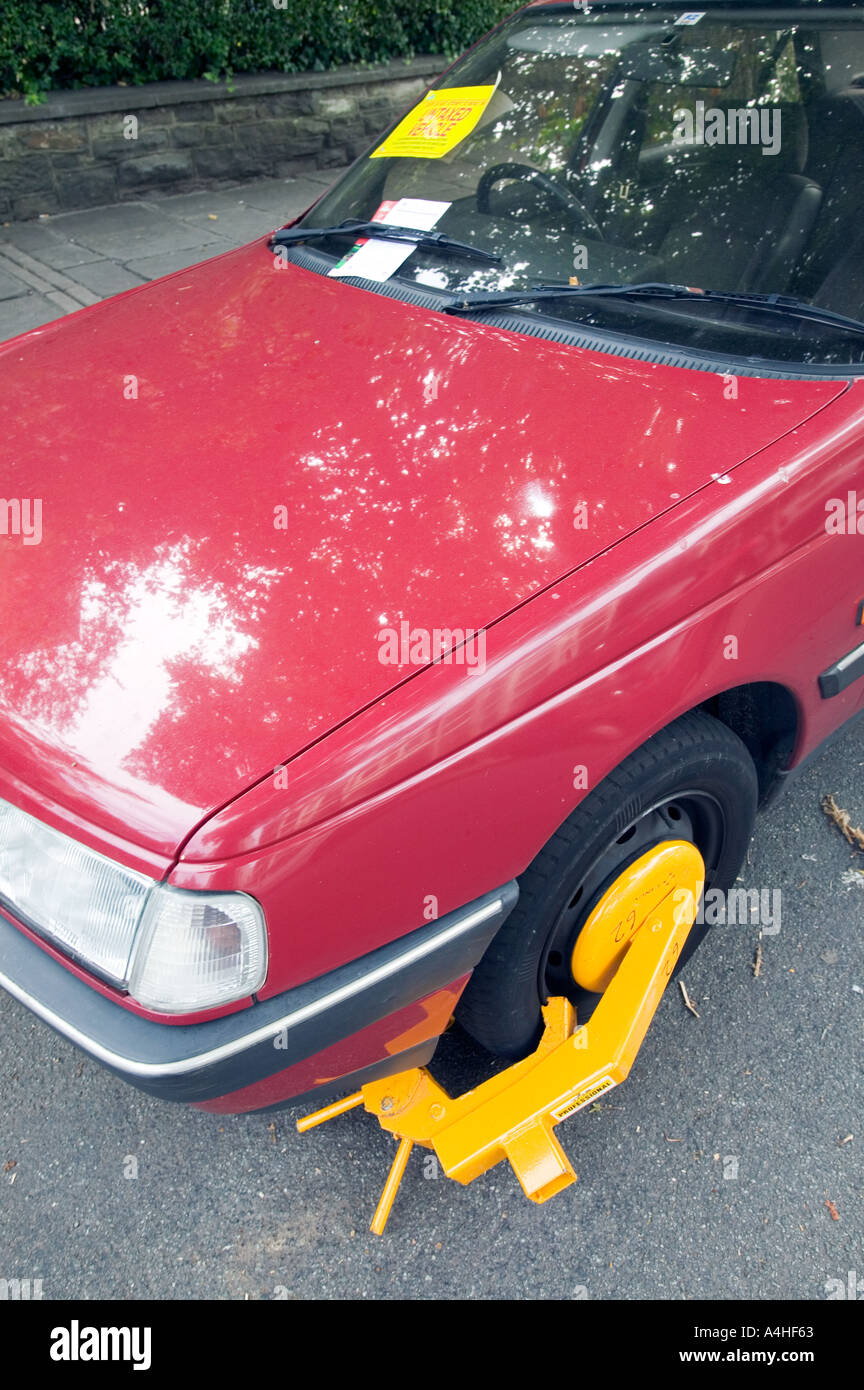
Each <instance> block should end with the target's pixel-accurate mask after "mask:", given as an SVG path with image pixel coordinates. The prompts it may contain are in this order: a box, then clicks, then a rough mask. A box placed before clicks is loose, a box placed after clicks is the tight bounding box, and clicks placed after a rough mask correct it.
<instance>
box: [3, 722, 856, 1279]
mask: <svg viewBox="0 0 864 1390" xmlns="http://www.w3.org/2000/svg"><path fill="white" fill-rule="evenodd" d="M826 792H832V793H833V794H834V795H835V797H836V799H837V803H838V804H839V805H840V806H841V807H843V808H845V809H846V810H848V811H849V813H850V815H851V817H852V822H853V824H855V825H862V824H864V732H862V731H861V729H860V728H859V729H858V730H856V731H853V732H850V733H848V734H846V735H845V736H844V738H843V739H842V740H840V741H839V742H838V743H837V744H835V745H834V746H833V747H832V748H831V749H830V750H828V751H827V752H825V753H824V754H823V755H822V756H821V757H820V758H819V759H818V761H817V762H815V764H814V765H813V766H812V768H811V769H810V770H809V771H807V772H806V773H804V774H803V775H802V776H801V778H800V779H799V780H798V781H797V783H795V784H794V785H793V786H792V787H790V789H789V790H788V791H787V793H786V795H785V797H784V798H783V799H781V800H780V801H779V802H778V803H777V804H776V805H775V806H774V807H773V808H772V809H771V810H770V811H768V812H767V813H766V814H764V815H763V816H762V817H761V818H760V820H759V822H758V824H757V833H756V837H755V839H754V841H753V843H752V845H751V848H750V852H749V855H748V860H749V862H748V864H747V865H746V867H745V870H744V873H743V876H742V886H744V887H756V888H759V889H768V890H769V891H772V892H773V890H775V889H780V890H781V892H782V909H781V921H780V931H779V932H777V933H776V934H771V933H770V932H766V933H764V934H763V935H762V936H761V939H760V928H759V927H758V926H749V925H748V926H743V927H742V926H725V927H717V928H715V929H714V931H713V933H712V934H711V935H710V936H709V939H708V941H707V942H706V944H705V945H704V946H703V947H702V949H701V950H700V952H699V953H698V954H697V956H696V957H695V958H694V959H693V960H692V961H691V962H690V964H689V965H688V967H687V969H686V971H685V973H684V981H685V984H686V987H687V991H688V994H689V996H690V999H691V1000H692V1003H693V1004H694V1006H695V1008H696V1010H697V1011H698V1014H699V1017H698V1018H696V1017H694V1016H693V1014H692V1013H690V1012H689V1011H688V1010H687V1008H686V1007H685V1005H684V1002H683V998H682V995H681V992H680V990H679V989H678V988H676V987H674V986H673V988H672V989H671V990H670V991H669V992H668V993H667V995H666V997H665V998H664V1000H663V1001H662V1003H661V1006H660V1010H659V1012H658V1014H657V1017H656V1019H655V1022H654V1024H653V1026H652V1028H651V1031H650V1032H649V1034H648V1038H647V1040H646V1043H645V1045H644V1047H643V1049H642V1052H641V1054H640V1056H639V1058H638V1060H637V1063H636V1066H635V1068H634V1071H633V1073H632V1075H631V1077H630V1080H629V1081H628V1082H627V1083H626V1085H624V1086H623V1087H621V1088H620V1089H618V1090H616V1091H614V1092H612V1093H611V1094H610V1096H609V1097H608V1098H607V1097H604V1101H608V1103H604V1104H602V1105H600V1106H599V1107H595V1108H593V1109H591V1110H589V1111H587V1112H583V1113H582V1114H580V1115H577V1116H575V1117H573V1118H572V1119H570V1120H568V1121H567V1122H566V1123H565V1124H564V1125H562V1126H561V1127H559V1129H558V1131H557V1133H558V1135H559V1137H560V1138H561V1139H562V1141H563V1143H564V1147H565V1148H566V1149H567V1151H568V1152H569V1154H570V1155H571V1158H572V1159H573V1162H574V1166H575V1168H576V1170H577V1172H578V1174H579V1181H578V1182H577V1183H576V1184H575V1186H573V1187H571V1188H569V1189H568V1190H567V1191H565V1192H563V1193H561V1194H560V1195H558V1196H557V1197H555V1198H554V1199H552V1200H551V1201H550V1202H549V1203H547V1204H546V1205H545V1206H542V1207H534V1206H532V1205H531V1204H530V1203H529V1202H528V1201H527V1200H526V1199H525V1198H524V1197H523V1195H522V1193H521V1190H520V1189H519V1187H518V1184H517V1182H516V1178H515V1176H514V1175H513V1174H512V1172H511V1171H510V1169H509V1168H508V1167H506V1166H504V1165H501V1166H499V1167H498V1168H496V1169H494V1170H493V1171H491V1172H490V1173H488V1174H486V1175H485V1177H483V1178H481V1179H479V1180H478V1181H477V1182H475V1183H474V1184H472V1185H471V1186H470V1187H467V1188H462V1187H459V1186H458V1185H456V1184H455V1183H452V1182H450V1181H449V1180H448V1179H446V1178H445V1177H443V1176H441V1177H438V1178H435V1177H434V1176H430V1173H431V1170H432V1168H433V1167H434V1165H432V1164H428V1163H427V1164H425V1165H424V1153H423V1152H422V1151H418V1152H416V1153H415V1154H414V1156H413V1157H412V1160H411V1162H410V1164H409V1168H408V1173H407V1176H406V1180H405V1183H404V1185H403V1188H402V1191H401V1193H400V1195H399V1197H398V1199H397V1202H396V1206H395V1208H394V1212H393V1216H392V1217H391V1221H390V1225H389V1227H388V1230H387V1232H386V1234H385V1236H384V1237H383V1238H381V1239H378V1238H375V1237H373V1236H371V1235H369V1233H368V1223H369V1219H370V1217H371V1214H372V1211H373V1209H374V1207H375V1203H376V1201H377V1198H378V1195H379V1192H380V1188H381V1185H382V1183H383V1181H384V1177H385V1174H386V1171H387V1167H388V1164H389V1162H390V1160H391V1157H392V1154H393V1141H392V1139H390V1138H389V1136H387V1135H385V1134H384V1133H383V1132H382V1131H381V1130H380V1129H379V1128H378V1127H377V1125H376V1124H375V1122H374V1120H372V1119H371V1117H369V1116H366V1115H365V1114H363V1113H362V1112H354V1113H352V1114H349V1115H347V1116H344V1117H343V1118H341V1119H340V1120H337V1121H335V1122H334V1123H332V1124H331V1125H329V1126H327V1127H325V1128H323V1129H320V1130H317V1131H315V1132H313V1133H311V1134H309V1135H307V1136H305V1137H302V1138H301V1137H300V1136H298V1135H297V1134H296V1133H295V1131H294V1126H293V1117H292V1114H291V1112H284V1113H280V1114H278V1115H276V1116H275V1118H274V1116H273V1115H272V1114H270V1115H259V1116H249V1117H245V1118H242V1117H241V1118H224V1117H219V1118H217V1117H211V1116H208V1115H205V1114H202V1113H200V1112H197V1111H194V1110H184V1109H182V1108H180V1107H176V1106H172V1105H169V1104H167V1103H165V1102H159V1101H156V1100H152V1099H150V1098H149V1097H148V1096H144V1095H142V1094H140V1093H139V1092H137V1091H134V1090H132V1089H131V1088H129V1087H128V1086H126V1085H125V1084H124V1083H123V1082H121V1081H120V1080H118V1079H116V1078H114V1077H113V1076H111V1075H109V1074H108V1073H107V1072H105V1071H103V1070H102V1069H101V1068H100V1067H99V1066H98V1065H97V1064H96V1063H95V1062H91V1061H89V1060H88V1059H86V1058H85V1057H83V1055H82V1054H80V1053H79V1052H77V1051H76V1050H75V1049H74V1048H72V1047H71V1046H70V1045H68V1044H67V1043H65V1042H64V1041H62V1040H60V1039H59V1038H58V1037H56V1036H55V1035H54V1034H53V1033H51V1032H50V1031H49V1029H48V1028H47V1027H45V1026H44V1025H43V1024H42V1023H40V1022H38V1021H37V1020H36V1019H35V1018H33V1017H32V1016H31V1015H30V1014H29V1013H28V1012H27V1011H26V1010H25V1009H24V1008H22V1007H21V1006H20V1005H19V1004H17V1003H16V1002H14V1001H13V1000H12V999H11V998H9V997H8V996H6V995H4V994H0V1279H4V1278H5V1279H12V1278H18V1279H31V1280H34V1279H41V1280H42V1289H43V1296H44V1297H45V1298H71V1299H92V1298H109V1299H124V1298H130V1297H138V1298H154V1299H202V1298H206V1299H212V1298H215V1299H243V1298H251V1299H283V1298H288V1299H302V1298H325V1299H344V1298H366V1299H391V1298H400V1297H403V1298H419V1299H424V1298H444V1299H464V1298H475V1299H495V1298H528V1299H545V1298H550V1299H551V1298H556V1299H557V1298H564V1299H574V1298H575V1299H584V1298H587V1299H589V1300H590V1299H608V1298H619V1299H620V1298H623V1299H647V1298H658V1297H659V1298H664V1299H676V1300H677V1299H694V1298H719V1299H729V1300H761V1299H769V1298H789V1299H795V1300H821V1299H825V1298H826V1296H827V1293H828V1291H829V1289H834V1290H835V1296H836V1290H837V1287H838V1285H837V1284H834V1285H829V1281H831V1280H837V1281H842V1283H843V1284H844V1285H848V1282H849V1272H850V1271H852V1270H856V1271H858V1277H859V1278H860V1277H862V1276H864V1241H862V1229H864V1208H862V1202H861V1185H862V1183H861V1179H862V1150H864V1132H862V1125H861V1108H862V1107H861V1098H862V1082H861V1079H860V1075H856V1069H858V1071H859V1072H860V1059H861V1035H862V1010H864V993H862V990H864V959H862V925H864V874H862V873H861V870H864V853H862V852H860V851H857V850H854V849H853V848H852V847H851V846H850V845H848V844H847V843H846V841H845V840H844V839H843V838H842V836H841V835H840V833H839V832H838V831H837V830H836V829H835V828H834V827H833V826H832V825H830V824H829V823H828V821H827V820H826V818H825V816H824V814H823V812H822V811H821V809H820V797H821V796H822V795H823V794H824V793H826ZM760 945H761V967H760V969H759V971H758V975H757V974H756V973H755V965H756V956H757V950H758V947H759V946H760ZM448 1047H449V1049H450V1052H451V1054H453V1056H452V1057H451V1062H452V1063H454V1064H455V1066H456V1067H457V1070H458V1067H459V1065H460V1064H461V1063H462V1062H465V1064H466V1065H467V1060H468V1055H469V1050H468V1045H467V1043H466V1042H461V1041H460V1040H459V1038H454V1037H453V1036H452V1035H451V1036H450V1038H448ZM849 1136H852V1137H851V1138H850V1137H849ZM131 1158H134V1159H137V1165H136V1164H134V1163H132V1162H130V1159H131ZM136 1167H137V1177H134V1176H129V1174H132V1173H134V1172H135V1170H136ZM424 1168H425V1172H424ZM853 1282H854V1281H853ZM826 1286H827V1287H826Z"/></svg>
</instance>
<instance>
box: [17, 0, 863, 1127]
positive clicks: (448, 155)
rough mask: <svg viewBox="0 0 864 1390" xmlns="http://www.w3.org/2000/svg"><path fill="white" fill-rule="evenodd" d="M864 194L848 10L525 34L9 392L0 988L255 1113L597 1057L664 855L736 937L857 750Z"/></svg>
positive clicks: (634, 22) (183, 1096)
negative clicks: (811, 765) (765, 871)
mask: <svg viewBox="0 0 864 1390" xmlns="http://www.w3.org/2000/svg"><path fill="white" fill-rule="evenodd" d="M862 189H864V12H862V10H861V9H860V8H855V7H852V8H850V7H848V6H847V7H844V8H842V9H839V8H838V9H832V8H831V6H830V5H815V4H809V3H800V4H797V5H796V4H792V5H788V6H786V5H782V4H779V5H774V6H771V7H770V8H766V7H765V6H764V5H760V6H750V5H748V4H737V5H735V6H730V5H719V6H718V5H716V4H712V3H711V2H710V0H702V4H701V9H700V10H699V11H689V12H688V11H683V10H682V9H681V7H680V6H679V7H675V6H668V5H664V4H643V5H639V6H634V5H628V4H607V3H600V4H591V5H590V7H588V8H587V9H586V8H585V7H583V6H580V5H576V6H574V5H573V4H545V3H541V4H533V5H529V6H527V7H526V8H525V9H523V10H522V11H520V12H519V13H518V14H517V15H516V16H514V17H513V18H512V19H510V20H508V21H507V22H506V23H505V24H504V25H502V26H501V27H500V28H499V29H497V30H496V31H495V32H494V33H493V34H491V35H490V36H489V37H488V38H486V39H485V40H484V41H483V42H481V43H480V44H479V45H478V46H477V47H476V48H474V49H473V50H472V51H471V52H470V53H469V54H468V55H467V56H466V57H465V58H463V59H462V60H461V61H460V62H458V63H457V64H456V65H455V66H454V67H452V68H451V69H450V70H449V71H448V73H447V74H446V75H445V77H444V78H443V79H441V80H440V81H439V82H438V83H437V84H436V85H435V87H434V89H433V91H432V92H431V93H429V94H427V95H426V96H425V97H424V98H423V100H422V101H421V102H420V103H419V104H418V105H417V106H416V107H415V108H414V109H413V110H412V111H411V112H409V113H408V115H407V116H406V118H405V119H404V120H403V121H401V122H400V123H399V125H398V126H397V127H396V128H395V129H394V130H393V131H392V132H390V133H389V134H388V135H385V136H382V138H381V139H379V140H376V141H375V143H374V145H373V146H372V148H371V149H370V151H369V152H368V154H367V155H366V156H364V157H363V158H361V159H360V160H359V161H358V162H357V163H356V164H355V165H354V166H353V168H352V169H351V170H350V171H349V172H348V174H346V176H345V177H344V178H343V179H341V181H340V182H339V183H338V184H337V185H336V186H335V187H334V188H333V189H332V190H331V191H330V192H329V193H327V194H326V195H325V196H324V197H323V198H322V199H321V201H320V202H319V203H318V204H317V206H316V207H315V208H314V209H312V210H310V211H309V212H308V213H307V214H305V215H304V217H303V218H301V219H300V220H299V222H298V223H296V224H294V225H293V226H292V227H290V228H285V229H282V230H280V231H279V232H276V233H274V234H273V235H272V236H271V237H269V238H267V239H264V240H260V241H257V242H255V243H253V244H252V245H250V246H247V247H244V248H242V249H240V250H238V251H234V252H231V253H229V254H227V255H223V256H220V257H218V258H217V259H215V260H211V261H209V262H207V263H205V264H203V265H199V266H196V267H195V268H193V269H191V270H184V271H180V272H178V273H177V274H174V275H171V276H168V277H166V278H165V279H163V280H161V281H158V282H156V283H154V284H151V285H146V286H142V287H140V288H138V289H135V290H132V291H130V292H129V293H127V294H123V295H120V296H118V297H117V298H115V299H112V300H110V301H109V302H107V303H105V304H101V305H98V306H96V307H93V308H88V309H84V310H82V311H80V312H78V313H76V314H74V315H73V316H72V317H71V318H68V319H65V320H64V321H62V322H59V323H55V324H51V325H49V326H47V327H43V328H38V329H36V330H35V331H33V332H31V333H28V334H25V335H24V336H22V337H19V338H16V339H13V340H11V341H9V342H7V343H5V344H3V345H2V347H0V439H2V446H0V448H2V459H3V462H2V472H0V479H2V491H3V494H4V495H3V499H2V502H0V599H2V622H0V907H2V915H0V985H2V986H3V988H5V989H6V990H7V991H8V992H9V993H10V994H12V995H13V996H14V997H15V998H16V999H18V1000H20V1001H21V1002H22V1003H24V1004H25V1005H26V1006H28V1007H29V1008H30V1009H32V1010H33V1011H34V1012H35V1013H36V1014H38V1015H39V1016H40V1017H41V1018H43V1019H44V1020H45V1021H46V1022H47V1023H48V1024H50V1025H51V1026H52V1027H53V1028H55V1029H56V1030H57V1031H58V1032H60V1033H61V1034H62V1035H63V1036H65V1037H66V1038H68V1039H70V1040H71V1041H73V1042H75V1043H76V1044H78V1046H80V1047H81V1048H83V1049H84V1051H85V1052H87V1053H88V1054H89V1055H91V1056H93V1057H95V1058H98V1059H99V1060H100V1061H102V1062H103V1063H105V1065H106V1066H107V1067H109V1068H110V1069H111V1070H113V1071H115V1072H117V1073H119V1074H120V1075H121V1076H124V1077H126V1078H127V1079H128V1080H129V1081H131V1082H133V1083H134V1084H136V1085H138V1086H140V1087H142V1088H143V1089H145V1090H147V1091H150V1092H152V1093H153V1094H155V1095H159V1096H164V1097H166V1098H168V1099H174V1100H179V1101H186V1102H189V1103H192V1104H194V1105H197V1106H200V1107H201V1108H203V1109H205V1110H212V1111H217V1112H235V1113H236V1112H243V1111H251V1110H260V1109H264V1108H267V1107H270V1106H277V1105H283V1104H285V1103H286V1102H290V1101H294V1100H297V1099H299V1098H305V1097H308V1096H309V1094H310V1093H311V1092H315V1093H316V1098H321V1097H324V1096H325V1095H326V1094H327V1093H328V1092H330V1093H333V1094H335V1093H338V1092H339V1091H342V1090H345V1089H348V1088H350V1089H355V1088H356V1086H357V1084H358V1080H359V1081H366V1080H369V1079H372V1078H375V1077H379V1076H382V1075H386V1074H387V1073H389V1072H395V1071H399V1070H402V1069H404V1068H405V1067H407V1066H409V1065H413V1064H416V1063H418V1062H425V1061H426V1060H428V1059H429V1058H430V1057H431V1056H432V1054H433V1052H434V1050H435V1047H436V1042H437V1040H438V1038H439V1036H440V1034H441V1033H442V1031H443V1030H444V1029H445V1027H446V1026H447V1024H448V1022H449V1020H450V1019H451V1017H452V1016H453V1015H454V1013H455V1016H456V1018H457V1020H459V1021H461V1023H462V1025H463V1026H464V1027H465V1028H466V1029H467V1030H468V1031H469V1032H470V1033H471V1034H472V1035H473V1037H474V1038H475V1039H477V1040H479V1041H480V1042H481V1043H482V1044H484V1046H485V1047H487V1048H488V1049H489V1050H490V1051H492V1052H496V1053H499V1054H501V1055H503V1056H509V1057H514V1056H520V1055H523V1054H524V1053H525V1052H526V1051H528V1050H529V1049H530V1048H531V1047H532V1046H533V1045H534V1044H535V1042H536V1040H537V1037H538V1035H539V1029H540V1010H541V1004H542V1003H543V1001H544V1000H545V999H546V998H547V997H549V996H550V995H552V994H556V995H560V994H565V995H567V996H568V997H569V998H571V999H572V1000H573V1001H574V1002H575V1003H576V1004H577V1008H578V1009H579V1010H580V1016H583V1017H584V1013H585V1010H586V1009H588V1010H590V1008H591V1004H592V1002H596V999H597V998H598V997H599V994H600V993H601V992H602V989H603V987H604V985H603V981H602V979H600V975H596V977H590V978H589V976H588V975H586V972H585V971H584V970H580V969H579V968H577V966H576V965H575V964H574V962H578V961H579V959H580V950H581V949H582V948H580V946H579V943H580V941H583V945H584V933H583V928H584V927H585V924H586V922H588V920H589V918H590V917H591V914H592V910H593V907H594V906H595V905H596V904H597V902H598V901H599V899H600V898H601V897H602V896H603V894H604V893H605V892H606V891H607V889H608V888H609V886H610V885H612V884H615V883H623V884H626V883H627V876H628V873H629V872H630V870H631V867H632V865H633V864H634V863H636V861H637V860H638V859H639V858H640V857H641V856H643V855H644V854H645V853H646V851H647V850H649V849H650V848H651V847H653V846H657V845H661V844H663V843H664V842H665V841H667V840H672V841H680V840H686V841H690V842H692V843H694V844H695V845H696V846H697V847H698V849H699V851H700V853H701V855H702V858H703V860H704V862H705V865H706V871H707V891H713V892H715V893H717V892H720V893H722V892H725V891H726V890H727V889H729V888H730V887H731V885H732V884H733V883H734V881H735V878H736V875H737V873H738V871H739V868H740V865H741V863H742V860H743V857H744V854H745V850H746V847H747V844H748V841H749V839H750V836H751V833H752V830H753V823H754V816H755V813H756V809H757V804H758V803H759V802H760V801H764V800H765V799H766V798H768V797H770V796H771V795H772V794H773V793H774V792H776V790H777V789H778V788H779V787H781V786H782V785H783V783H784V782H785V781H786V780H787V779H788V777H789V775H790V773H792V772H794V771H795V770H796V769H797V768H799V767H800V766H801V764H802V763H803V762H804V760H805V759H806V758H807V757H808V756H809V755H810V754H811V753H812V752H813V751H814V750H815V749H816V748H817V747H818V746H819V745H820V743H822V741H823V740H824V739H825V738H826V737H827V736H829V735H830V734H832V733H833V732H834V731H835V730H837V729H839V728H840V727H841V726H842V725H843V724H844V722H845V721H847V720H848V719H850V718H851V717H852V716H853V715H854V714H856V712H858V711H859V710H860V709H861V706H862V700H864V680H862V677H864V631H862V626H861V624H862V600H864V565H862V559H864V543H862V539H861V536H862V533H864V467H862V458H864V381H862V376H864V223H862V218H861V213H862ZM706 916H707V914H706ZM708 925H709V924H708V922H707V920H706V922H704V923H703V924H702V925H701V926H698V927H696V928H694V931H693V933H692V934H691V943H690V944H691V945H692V944H694V942H695V939H696V938H697V937H699V936H702V935H704V933H705V931H706V930H707V929H708ZM624 944H625V946H626V942H625V943H624ZM595 945H596V943H595ZM616 949H618V948H617V947H616ZM610 959H611V957H610ZM602 973H603V972H602V971H601V972H600V974H602ZM589 975H590V972H589ZM591 985H593V986H594V988H593V989H592V988H590V986H591Z"/></svg>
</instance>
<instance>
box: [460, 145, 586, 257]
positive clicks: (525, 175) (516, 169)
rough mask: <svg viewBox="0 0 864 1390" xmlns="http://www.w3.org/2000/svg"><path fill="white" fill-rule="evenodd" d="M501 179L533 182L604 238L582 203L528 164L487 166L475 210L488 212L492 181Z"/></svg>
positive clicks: (584, 224)
mask: <svg viewBox="0 0 864 1390" xmlns="http://www.w3.org/2000/svg"><path fill="white" fill-rule="evenodd" d="M501 179H524V180H525V182H526V183H536V184H537V186H538V188H542V189H543V191H544V192H545V193H549V194H550V195H551V196H552V197H553V198H554V199H555V201H556V202H558V203H561V205H562V206H563V207H565V208H566V209H567V211H568V212H569V213H571V214H572V215H573V216H574V217H576V218H578V220H579V222H580V223H581V225H582V226H583V227H584V228H585V230H586V231H588V232H591V234H592V236H595V237H596V238H597V239H598V241H604V240H605V237H604V236H603V228H602V227H601V226H600V223H599V222H598V221H597V219H596V217H594V215H593V214H592V213H590V212H589V211H588V209H587V208H586V207H585V204H584V203H580V201H579V199H578V198H577V197H576V196H575V194H573V193H571V192H570V191H569V189H566V188H562V187H561V185H560V184H559V183H556V182H555V180H554V179H552V178H550V177H549V175H548V174H544V173H543V171H542V169H532V168H531V165H530V164H493V166H492V168H491V169H487V170H486V173H485V174H484V175H483V177H482V178H481V180H480V182H479V183H478V185H477V211H478V212H480V213H486V214H487V215H489V214H491V211H492V209H491V207H490V205H489V195H490V193H491V192H492V189H493V188H494V186H495V184H496V183H500V181H501Z"/></svg>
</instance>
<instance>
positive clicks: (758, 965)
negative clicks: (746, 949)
mask: <svg viewBox="0 0 864 1390" xmlns="http://www.w3.org/2000/svg"><path fill="white" fill-rule="evenodd" d="M761 974H762V942H761V941H760V942H759V943H758V945H757V947H756V955H755V957H754V958H753V978H754V980H758V979H759V976H760V975H761Z"/></svg>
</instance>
